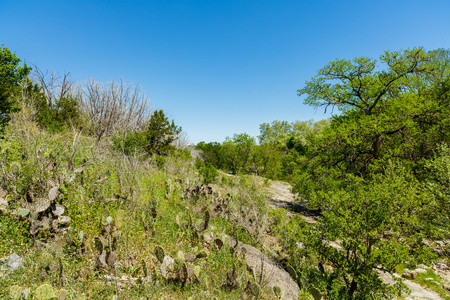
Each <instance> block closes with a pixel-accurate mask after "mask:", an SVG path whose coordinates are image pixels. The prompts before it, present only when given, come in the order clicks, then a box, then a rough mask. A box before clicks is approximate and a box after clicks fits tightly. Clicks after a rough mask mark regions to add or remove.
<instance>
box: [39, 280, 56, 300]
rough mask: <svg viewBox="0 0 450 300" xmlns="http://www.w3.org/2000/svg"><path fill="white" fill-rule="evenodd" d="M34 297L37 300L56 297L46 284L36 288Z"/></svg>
mask: <svg viewBox="0 0 450 300" xmlns="http://www.w3.org/2000/svg"><path fill="white" fill-rule="evenodd" d="M34 297H35V298H36V299H37V300H51V299H53V298H55V297H56V295H55V291H54V290H53V287H52V286H51V285H50V284H48V283H45V284H42V285H40V286H38V288H37V289H36V291H34Z"/></svg>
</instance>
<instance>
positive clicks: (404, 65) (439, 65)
mask: <svg viewBox="0 0 450 300" xmlns="http://www.w3.org/2000/svg"><path fill="white" fill-rule="evenodd" d="M438 54H439V55H438ZM444 54H445V53H442V52H436V51H432V52H426V51H425V50H423V49H422V48H416V49H412V50H404V51H395V52H389V51H387V52H385V53H384V54H383V55H382V56H380V61H381V63H382V64H380V65H379V64H377V61H376V60H374V59H370V58H366V57H360V58H355V59H353V60H336V61H333V62H331V63H329V64H328V65H326V66H325V67H324V68H322V69H321V70H320V71H319V72H318V74H317V75H316V76H315V77H313V78H312V79H311V80H310V81H307V82H306V85H305V86H304V87H303V88H302V89H299V90H298V92H299V95H306V98H305V99H304V102H305V103H306V104H309V105H313V106H323V107H325V109H326V108H329V107H335V108H337V110H338V112H339V114H338V115H335V116H334V117H333V118H332V119H331V121H330V126H328V127H326V128H325V130H324V132H323V134H322V135H321V136H320V137H318V139H316V140H315V141H314V143H311V145H310V147H309V148H308V152H307V153H306V155H307V156H308V157H309V160H308V161H307V163H306V164H305V166H304V167H303V168H302V169H301V170H299V171H298V175H297V177H296V178H295V179H294V191H296V192H299V193H300V195H301V196H302V197H303V198H304V199H307V202H309V205H310V207H311V208H314V209H318V210H319V211H320V212H321V215H322V217H321V218H320V219H319V221H318V223H317V224H316V225H315V226H314V229H313V230H309V231H308V230H307V231H306V235H307V237H308V238H307V239H306V240H307V242H306V244H307V246H309V248H310V249H315V251H316V252H317V254H318V257H319V258H320V260H321V261H322V262H323V263H327V264H330V265H332V267H333V271H331V272H326V271H323V273H326V275H325V277H326V278H328V279H329V280H328V284H325V285H322V286H321V290H322V292H324V293H326V294H327V295H329V296H331V297H334V298H335V299H372V298H371V297H372V295H371V294H370V293H369V291H373V292H374V293H375V295H376V297H375V298H378V297H379V298H390V297H392V294H391V292H392V290H391V292H389V290H390V288H389V287H387V286H386V285H384V284H382V282H381V281H380V280H379V279H378V276H377V270H382V271H386V272H393V270H394V269H395V266H396V265H398V264H400V263H403V262H404V261H405V260H406V258H407V257H409V256H410V255H415V254H416V253H417V251H419V250H420V248H421V247H420V244H421V243H420V239H421V238H422V237H423V236H424V235H426V234H428V233H427V232H426V231H424V229H426V228H425V227H424V226H423V223H426V222H428V220H426V219H424V218H426V216H427V212H429V210H428V209H426V207H428V206H429V205H430V204H432V203H433V202H432V199H431V197H430V196H429V195H427V194H425V193H423V192H422V189H421V180H422V178H423V176H426V171H427V170H426V169H425V168H424V165H426V162H427V161H428V160H429V159H431V157H432V156H433V155H434V153H435V150H436V145H437V144H440V143H442V142H444V143H448V142H449V141H450V136H449V133H450V122H449V117H448V115H449V113H450V111H449V104H450V103H449V90H450V89H449V88H448V87H449V79H448V69H446V68H447V67H448V64H446V63H445V59H444V58H445V57H446V56H445V55H444ZM435 165H438V164H437V163H435ZM427 166H428V168H431V165H430V164H428V165H427ZM438 166H439V165H438ZM444 171H445V170H444ZM439 180H440V181H443V180H442V179H441V178H440V179H439ZM432 192H433V193H439V191H438V190H437V189H432ZM441 198H442V200H441V202H442V203H444V202H445V203H447V202H448V200H447V198H446V197H441ZM434 203H437V201H435V202H434ZM442 219H444V218H442ZM440 225H442V222H441V224H437V226H440ZM332 242H334V243H332ZM420 251H422V250H420Z"/></svg>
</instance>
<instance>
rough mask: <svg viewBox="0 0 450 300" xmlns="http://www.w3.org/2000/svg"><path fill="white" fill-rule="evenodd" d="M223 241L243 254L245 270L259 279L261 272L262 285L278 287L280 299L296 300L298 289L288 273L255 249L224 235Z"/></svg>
mask: <svg viewBox="0 0 450 300" xmlns="http://www.w3.org/2000/svg"><path fill="white" fill-rule="evenodd" d="M224 240H225V242H227V243H228V244H229V245H230V246H231V247H233V248H235V250H236V252H237V253H245V260H246V263H247V268H248V269H252V270H254V271H255V272H256V274H257V277H258V278H260V276H261V271H262V273H263V274H262V275H263V276H262V278H263V282H264V284H266V285H267V286H268V287H270V288H273V287H275V286H278V287H280V289H281V291H282V295H283V298H282V299H289V300H291V299H292V300H298V294H299V292H300V289H299V287H298V285H297V283H296V282H295V281H294V280H293V279H292V278H291V276H290V275H289V273H288V272H286V271H285V270H284V269H283V268H281V267H279V266H278V265H277V264H276V263H275V262H273V261H272V260H270V259H269V258H268V257H267V256H265V255H264V254H263V253H262V252H261V251H259V250H258V249H256V248H255V247H253V246H250V245H247V244H244V243H242V242H239V241H236V240H235V239H234V238H232V237H230V236H228V235H225V239H224ZM244 249H245V250H244Z"/></svg>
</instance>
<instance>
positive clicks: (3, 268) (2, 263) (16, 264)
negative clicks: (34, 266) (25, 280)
mask: <svg viewBox="0 0 450 300" xmlns="http://www.w3.org/2000/svg"><path fill="white" fill-rule="evenodd" d="M24 264H25V260H24V259H23V258H22V257H20V256H19V255H17V254H15V253H13V254H10V255H8V256H6V257H3V258H0V276H3V275H5V273H7V272H12V271H15V270H17V269H20V268H21V267H22V266H23V265H24Z"/></svg>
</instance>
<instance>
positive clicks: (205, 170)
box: [195, 159, 219, 184]
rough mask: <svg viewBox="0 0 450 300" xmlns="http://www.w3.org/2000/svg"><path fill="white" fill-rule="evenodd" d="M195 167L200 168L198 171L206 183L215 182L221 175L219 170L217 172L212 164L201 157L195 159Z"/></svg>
mask: <svg viewBox="0 0 450 300" xmlns="http://www.w3.org/2000/svg"><path fill="white" fill-rule="evenodd" d="M195 167H196V168H197V169H198V173H199V174H200V176H201V177H202V181H203V183H204V184H209V183H214V182H215V181H216V179H217V176H218V175H219V172H217V170H216V168H214V166H213V165H212V164H210V163H206V164H205V163H203V162H202V161H201V160H199V159H197V160H196V161H195Z"/></svg>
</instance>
